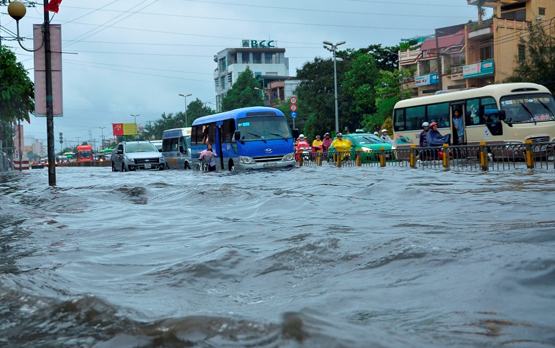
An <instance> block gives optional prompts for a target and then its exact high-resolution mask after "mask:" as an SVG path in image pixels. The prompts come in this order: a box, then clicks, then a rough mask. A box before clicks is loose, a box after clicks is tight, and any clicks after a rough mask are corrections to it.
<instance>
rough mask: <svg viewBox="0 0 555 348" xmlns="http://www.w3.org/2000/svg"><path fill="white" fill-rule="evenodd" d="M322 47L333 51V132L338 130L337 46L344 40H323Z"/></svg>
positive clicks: (342, 43)
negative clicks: (335, 41) (336, 41)
mask: <svg viewBox="0 0 555 348" xmlns="http://www.w3.org/2000/svg"><path fill="white" fill-rule="evenodd" d="M323 43H324V48H325V49H326V50H328V51H330V52H332V53H333V86H334V98H335V133H338V132H339V107H338V105H337V48H338V47H339V46H341V45H344V44H345V41H341V42H338V43H335V44H334V43H331V42H329V41H324V42H323Z"/></svg>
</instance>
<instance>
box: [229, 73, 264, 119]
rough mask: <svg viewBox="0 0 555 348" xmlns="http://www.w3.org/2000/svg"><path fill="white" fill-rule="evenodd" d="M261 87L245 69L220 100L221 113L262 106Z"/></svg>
mask: <svg viewBox="0 0 555 348" xmlns="http://www.w3.org/2000/svg"><path fill="white" fill-rule="evenodd" d="M261 88H262V86H261V85H260V83H259V82H258V80H256V78H255V77H254V75H253V73H252V71H251V70H250V69H249V68H248V67H247V69H246V70H245V71H243V72H242V73H241V74H240V75H239V77H238V78H237V81H235V83H234V84H233V86H232V87H231V89H230V90H229V91H228V92H227V94H226V95H225V97H224V99H223V100H222V111H229V110H233V109H238V108H244V107H248V106H258V105H264V97H263V92H262V91H261Z"/></svg>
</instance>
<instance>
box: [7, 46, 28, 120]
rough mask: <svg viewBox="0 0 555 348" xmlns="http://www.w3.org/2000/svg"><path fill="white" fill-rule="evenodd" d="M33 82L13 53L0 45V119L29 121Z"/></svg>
mask: <svg viewBox="0 0 555 348" xmlns="http://www.w3.org/2000/svg"><path fill="white" fill-rule="evenodd" d="M33 98H34V89H33V83H32V82H31V80H30V79H29V76H27V70H25V68H24V67H23V64H21V63H19V62H17V60H16V57H15V54H14V53H13V52H12V51H10V50H8V49H7V48H5V47H2V46H0V120H1V121H4V122H15V121H17V120H21V121H29V113H30V112H32V111H33V110H34V107H35V105H34V102H33Z"/></svg>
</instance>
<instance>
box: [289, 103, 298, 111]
mask: <svg viewBox="0 0 555 348" xmlns="http://www.w3.org/2000/svg"><path fill="white" fill-rule="evenodd" d="M289 109H291V111H293V112H294V111H297V104H291V106H290V107H289Z"/></svg>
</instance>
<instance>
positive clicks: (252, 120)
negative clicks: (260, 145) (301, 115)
mask: <svg viewBox="0 0 555 348" xmlns="http://www.w3.org/2000/svg"><path fill="white" fill-rule="evenodd" d="M237 126H238V127H237V129H238V130H239V131H240V132H241V140H244V141H249V140H275V139H289V138H291V137H292V135H291V130H290V129H289V126H288V125H287V121H286V120H285V117H278V116H252V117H248V118H243V119H240V120H238V123H237Z"/></svg>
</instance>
